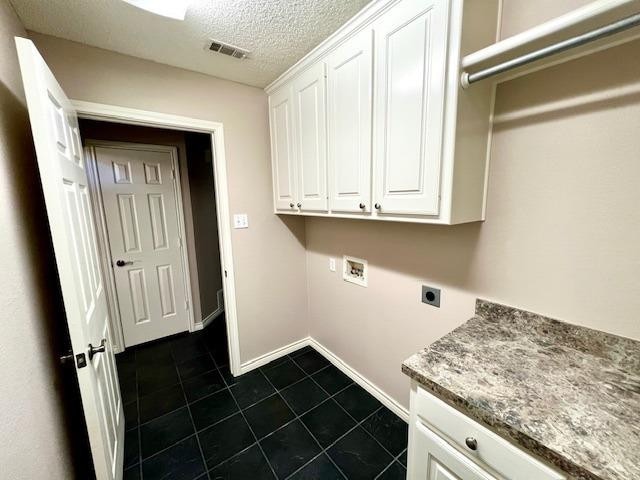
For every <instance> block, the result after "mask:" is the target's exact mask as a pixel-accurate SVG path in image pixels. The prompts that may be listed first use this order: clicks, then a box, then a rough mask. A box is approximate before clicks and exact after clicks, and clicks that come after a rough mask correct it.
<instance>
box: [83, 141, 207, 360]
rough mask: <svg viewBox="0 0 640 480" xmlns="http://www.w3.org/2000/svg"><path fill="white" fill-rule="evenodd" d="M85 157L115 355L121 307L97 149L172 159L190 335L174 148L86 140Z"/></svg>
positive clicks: (192, 324)
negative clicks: (119, 150) (114, 338)
mask: <svg viewBox="0 0 640 480" xmlns="http://www.w3.org/2000/svg"><path fill="white" fill-rule="evenodd" d="M84 142H85V148H84V151H85V158H86V160H87V161H86V164H87V165H88V166H89V167H90V168H89V169H87V171H88V172H90V175H88V178H89V187H90V191H91V194H92V196H93V198H92V204H93V213H94V215H93V217H94V219H95V220H94V221H95V222H96V223H98V225H96V235H97V239H96V240H97V241H98V245H99V247H100V257H102V265H103V267H104V269H105V270H106V272H105V273H106V275H105V276H106V277H107V278H106V280H108V287H109V288H107V303H108V304H109V310H111V318H112V319H113V320H112V325H111V326H112V331H113V332H116V340H117V343H116V345H115V347H116V349H115V350H116V352H122V351H124V345H125V342H124V329H123V328H122V318H121V316H120V308H119V307H118V300H117V297H118V292H117V289H116V280H115V274H114V272H113V255H112V254H111V245H110V243H109V235H108V233H107V218H106V214H105V211H104V205H103V203H102V185H101V183H100V179H99V178H98V173H97V172H98V159H97V157H96V153H95V148H96V147H109V148H121V149H126V150H144V151H150V150H151V151H154V152H163V153H168V154H169V155H170V157H171V168H172V169H173V171H174V172H175V176H176V181H175V182H174V183H173V190H174V193H175V196H176V213H177V217H178V233H179V235H180V238H182V242H181V243H180V263H181V264H182V284H183V285H184V289H185V290H184V292H185V295H186V298H185V300H186V302H187V305H188V308H187V322H186V324H185V327H186V328H187V330H189V331H190V332H193V331H194V330H197V329H198V328H197V327H196V323H197V322H196V318H195V311H194V310H195V309H194V308H193V292H192V289H191V272H190V269H189V258H188V252H187V250H188V249H187V240H186V226H185V218H184V209H183V204H182V198H183V197H182V188H181V182H180V177H181V175H182V172H181V171H180V162H179V161H178V149H177V148H176V147H172V146H168V145H153V144H143V143H135V142H121V141H112V140H93V139H90V138H87V139H85V141H84Z"/></svg>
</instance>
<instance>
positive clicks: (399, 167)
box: [374, 0, 448, 215]
mask: <svg viewBox="0 0 640 480" xmlns="http://www.w3.org/2000/svg"><path fill="white" fill-rule="evenodd" d="M447 23H448V2H447V1H446V0H428V1H421V2H415V1H413V0H404V1H403V2H400V3H399V4H398V5H396V6H395V7H394V8H392V9H391V10H390V11H389V12H388V13H387V14H386V15H384V16H383V17H382V18H381V19H380V20H379V21H378V22H377V23H376V25H375V26H374V30H375V45H376V59H377V63H376V65H377V67H376V80H377V87H376V112H375V116H376V120H375V138H376V149H375V152H374V155H375V165H376V167H375V175H376V178H375V185H376V187H375V188H376V202H377V203H379V204H380V205H381V209H380V213H382V214H384V213H397V214H417V215H437V214H438V210H439V193H440V164H441V147H442V131H443V128H442V122H443V118H444V95H445V92H444V87H445V74H446V69H445V67H446V44H447Z"/></svg>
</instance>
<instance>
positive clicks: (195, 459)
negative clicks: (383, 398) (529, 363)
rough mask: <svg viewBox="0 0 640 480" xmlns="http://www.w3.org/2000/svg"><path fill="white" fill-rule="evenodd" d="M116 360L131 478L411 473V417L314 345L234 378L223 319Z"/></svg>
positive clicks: (214, 479)
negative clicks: (408, 457) (384, 403)
mask: <svg viewBox="0 0 640 480" xmlns="http://www.w3.org/2000/svg"><path fill="white" fill-rule="evenodd" d="M117 362H118V372H119V376H120V384H121V389H122V398H123V402H124V405H125V419H126V434H125V476H124V478H125V479H126V480H130V479H140V478H144V479H145V480H151V479H158V478H162V479H184V480H192V479H200V478H202V479H206V478H210V479H212V480H217V479H220V480H223V479H229V480H232V479H263V478H264V479H274V478H277V479H285V478H287V479H288V478H291V479H322V480H331V479H344V478H348V479H373V478H379V479H400V478H405V475H406V467H405V466H406V447H407V425H406V423H405V422H404V421H402V420H401V419H400V418H398V417H397V416H396V415H395V414H393V413H392V412H391V411H390V410H388V409H387V408H386V407H384V406H382V405H381V404H380V403H379V402H378V401H377V400H376V399H375V398H373V397H372V396H371V395H369V394H368V393H367V392H365V391H364V390H363V389H362V388H360V387H359V386H358V385H356V384H354V383H353V382H352V381H351V379H349V378H348V377H346V376H345V375H344V374H342V373H341V372H340V371H339V370H338V369H337V368H335V367H334V366H333V365H331V364H330V363H329V362H328V361H327V360H326V359H325V358H324V357H323V356H322V355H320V354H319V353H318V352H316V351H315V350H313V349H312V348H311V347H305V348H302V349H300V350H298V351H296V352H294V353H292V354H291V355H287V356H284V357H282V358H280V359H278V360H275V361H273V362H271V363H269V364H267V365H265V366H264V367H261V368H259V369H256V370H253V371H251V372H249V373H247V374H245V375H242V376H240V377H238V378H233V376H231V374H230V371H229V368H228V354H227V340H226V334H225V324H224V316H221V317H219V318H218V319H217V320H215V321H214V322H213V323H212V324H211V325H209V326H208V327H207V328H206V329H205V330H203V331H200V332H196V333H193V334H189V335H184V334H183V335H177V336H174V337H171V338H168V339H164V340H162V341H158V342H154V343H152V344H150V345H144V346H140V347H138V348H135V349H131V350H128V351H127V352H125V353H123V354H120V355H118V356H117Z"/></svg>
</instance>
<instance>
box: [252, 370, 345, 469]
mask: <svg viewBox="0 0 640 480" xmlns="http://www.w3.org/2000/svg"><path fill="white" fill-rule="evenodd" d="M291 361H292V362H293V363H294V365H296V366H297V367H298V368H300V365H298V364H297V363H296V362H295V361H294V360H293V359H291ZM300 370H302V373H304V374H305V375H307V372H305V371H304V369H302V368H300ZM260 373H261V374H262V376H263V377H264V378H265V379H266V380H267V382H269V385H271V386H272V387H273V388H274V389H275V390H276V393H277V395H278V396H279V397H280V398H281V399H282V401H283V402H284V404H285V405H286V406H287V408H288V409H289V410H291V413H293V415H294V416H295V419H294V421H295V420H299V421H300V424H301V425H302V426H303V427H304V429H305V430H306V431H307V433H308V434H309V435H311V438H313V440H314V441H315V442H316V444H317V445H318V447H320V453H318V455H316V456H315V457H313V458H312V459H310V460H309V461H308V462H306V463H305V464H304V465H302V466H301V467H300V468H304V467H305V466H306V465H308V464H309V463H310V462H312V461H313V460H314V459H315V458H317V457H318V456H319V455H322V454H323V453H324V451H325V450H324V448H323V447H322V444H321V443H320V441H319V440H318V439H317V438H316V437H315V435H314V434H313V433H311V430H309V427H307V426H306V425H305V423H304V422H303V421H302V419H301V418H300V417H299V416H298V414H297V413H296V412H295V411H294V410H293V408H291V405H289V402H287V400H286V398H284V397H283V396H282V394H281V393H280V390H278V389H277V388H276V386H275V385H274V384H273V383H271V380H269V378H268V377H267V376H266V375H265V374H264V372H263V371H262V370H260ZM328 400H330V399H329V398H327V399H326V400H325V401H328ZM322 403H324V402H322ZM336 403H337V402H336ZM314 408H315V407H314ZM289 423H291V422H289ZM281 428H282V427H281ZM278 430H279V429H278ZM275 431H277V430H274V432H275ZM327 458H328V459H329V461H330V462H331V463H332V464H333V466H334V467H336V469H337V470H338V472H340V475H342V476H343V477H344V478H345V479H346V480H348V477H347V476H346V475H345V473H344V472H343V471H342V469H341V468H340V467H339V466H338V465H336V463H335V462H334V461H333V458H331V457H330V456H329V455H327ZM298 470H299V469H298ZM298 470H294V471H293V472H291V474H289V475H287V476H286V477H285V478H289V477H290V476H291V475H293V474H294V473H296V472H297V471H298Z"/></svg>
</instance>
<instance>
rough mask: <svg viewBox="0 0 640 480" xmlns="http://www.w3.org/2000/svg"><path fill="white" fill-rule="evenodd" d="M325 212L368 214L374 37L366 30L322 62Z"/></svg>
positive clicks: (369, 207) (369, 209)
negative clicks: (326, 161)
mask: <svg viewBox="0 0 640 480" xmlns="http://www.w3.org/2000/svg"><path fill="white" fill-rule="evenodd" d="M326 62H327V85H328V95H327V96H328V113H327V115H328V122H327V124H328V130H329V132H328V133H329V135H328V146H329V207H330V208H331V210H332V211H334V212H370V211H371V208H372V205H371V113H372V112H371V110H372V86H373V83H372V73H373V70H372V68H373V32H372V30H371V29H369V28H367V29H365V30H363V31H362V32H360V33H359V34H357V35H356V36H354V37H353V38H350V39H349V40H347V41H346V42H345V43H344V44H342V45H341V46H340V47H338V48H337V49H336V50H334V51H333V52H331V53H330V54H329V55H328V57H327V60H326Z"/></svg>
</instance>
